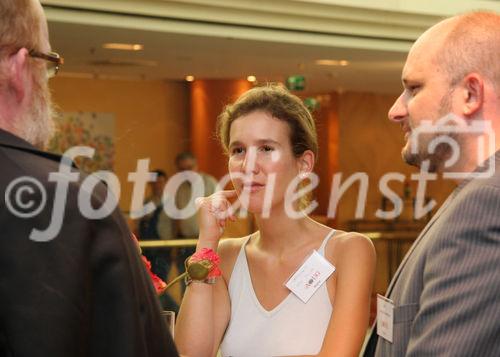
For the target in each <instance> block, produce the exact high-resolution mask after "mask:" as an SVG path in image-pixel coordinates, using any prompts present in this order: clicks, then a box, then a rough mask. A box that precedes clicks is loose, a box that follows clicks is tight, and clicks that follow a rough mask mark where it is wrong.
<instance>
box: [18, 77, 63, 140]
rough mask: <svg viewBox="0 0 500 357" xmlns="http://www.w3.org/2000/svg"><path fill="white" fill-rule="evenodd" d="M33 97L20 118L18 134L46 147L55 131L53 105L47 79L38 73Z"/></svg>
mask: <svg viewBox="0 0 500 357" xmlns="http://www.w3.org/2000/svg"><path fill="white" fill-rule="evenodd" d="M34 77H35V78H34V83H33V97H32V100H31V102H30V103H29V106H28V108H26V110H25V111H24V113H23V114H21V116H20V117H19V118H18V120H17V124H16V126H15V131H16V133H15V134H16V135H18V136H19V137H21V138H23V139H24V140H26V141H27V142H29V143H30V144H32V145H33V146H35V147H37V148H39V149H45V148H46V147H47V145H48V143H49V141H50V139H51V138H52V136H53V135H54V133H55V123H54V119H53V105H52V100H51V93H50V90H49V88H48V83H47V80H45V79H44V78H43V75H40V74H36V75H35V76H34Z"/></svg>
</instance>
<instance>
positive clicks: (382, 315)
mask: <svg viewBox="0 0 500 357" xmlns="http://www.w3.org/2000/svg"><path fill="white" fill-rule="evenodd" d="M393 327H394V302H393V301H392V300H390V299H388V298H386V297H385V296H382V295H380V294H377V335H379V336H380V337H382V338H383V339H385V340H387V341H389V342H390V343H392V337H393Z"/></svg>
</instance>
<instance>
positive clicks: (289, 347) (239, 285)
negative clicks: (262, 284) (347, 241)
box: [221, 230, 335, 357]
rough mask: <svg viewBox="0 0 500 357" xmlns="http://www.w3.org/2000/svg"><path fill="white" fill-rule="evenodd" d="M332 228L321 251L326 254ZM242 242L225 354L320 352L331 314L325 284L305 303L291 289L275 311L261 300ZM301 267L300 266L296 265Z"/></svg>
mask: <svg viewBox="0 0 500 357" xmlns="http://www.w3.org/2000/svg"><path fill="white" fill-rule="evenodd" d="M334 232H335V230H332V231H331V232H330V233H329V234H328V235H327V236H326V238H325V239H324V240H323V243H322V244H321V247H320V248H319V250H318V252H319V253H320V254H321V255H323V256H324V254H325V246H326V243H327V242H328V240H329V239H330V238H331V237H332V235H333V233H334ZM249 239H250V237H248V238H247V239H246V241H245V242H244V243H243V245H242V247H241V250H240V253H239V254H238V258H237V259H236V263H235V264H234V268H233V272H232V274H231V278H230V280H229V287H228V289H229V297H230V299H231V319H230V322H229V326H228V328H227V330H226V333H225V335H224V339H223V341H222V344H221V352H222V356H223V357H271V356H293V355H315V354H318V353H319V351H320V350H321V346H322V345H323V339H324V337H325V334H326V330H327V328H328V324H329V322H330V317H331V315H332V310H333V309H332V305H331V303H330V297H329V296H328V289H327V286H326V283H324V284H323V285H321V287H320V288H319V289H318V290H317V291H316V292H315V293H314V295H313V296H312V297H311V299H309V301H308V302H307V303H303V302H302V301H301V300H300V299H299V298H297V297H296V296H295V295H294V294H293V293H292V292H290V294H289V295H288V296H287V297H286V298H285V299H284V300H283V301H282V302H281V303H280V304H279V305H278V306H276V307H275V308H274V309H273V310H271V311H267V310H265V309H264V308H263V307H262V305H261V304H260V303H259V301H258V299H257V296H256V295H255V291H254V289H253V286H252V280H251V278H250V271H249V270H248V262H247V258H246V254H245V246H246V245H247V243H248V241H249ZM297 268H298V267H297Z"/></svg>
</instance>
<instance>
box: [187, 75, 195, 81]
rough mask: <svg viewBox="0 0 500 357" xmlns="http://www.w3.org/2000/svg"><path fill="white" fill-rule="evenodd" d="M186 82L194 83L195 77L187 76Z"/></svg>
mask: <svg viewBox="0 0 500 357" xmlns="http://www.w3.org/2000/svg"><path fill="white" fill-rule="evenodd" d="M186 81H187V82H192V81H194V76H186Z"/></svg>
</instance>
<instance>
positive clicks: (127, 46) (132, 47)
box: [102, 43, 144, 51]
mask: <svg viewBox="0 0 500 357" xmlns="http://www.w3.org/2000/svg"><path fill="white" fill-rule="evenodd" d="M102 48H106V49H108V50H122V51H142V50H143V49H144V46H143V45H140V44H137V43H105V44H103V45H102Z"/></svg>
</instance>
